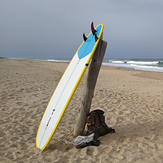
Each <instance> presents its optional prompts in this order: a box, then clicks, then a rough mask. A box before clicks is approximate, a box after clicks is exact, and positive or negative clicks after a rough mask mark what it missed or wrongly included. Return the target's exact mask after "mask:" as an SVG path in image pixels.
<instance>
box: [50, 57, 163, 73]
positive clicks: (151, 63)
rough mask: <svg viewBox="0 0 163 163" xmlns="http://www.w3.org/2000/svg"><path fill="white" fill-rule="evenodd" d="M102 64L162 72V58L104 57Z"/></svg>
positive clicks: (53, 60) (56, 60) (54, 60)
mask: <svg viewBox="0 0 163 163" xmlns="http://www.w3.org/2000/svg"><path fill="white" fill-rule="evenodd" d="M70 60H71V59H48V60H47V61H51V62H70ZM102 65H103V66H115V67H121V68H122V69H128V70H138V71H151V72H162V73H163V59H104V60H103V63H102Z"/></svg>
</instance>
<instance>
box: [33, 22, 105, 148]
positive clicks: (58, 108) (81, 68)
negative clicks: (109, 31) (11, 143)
mask: <svg viewBox="0 0 163 163" xmlns="http://www.w3.org/2000/svg"><path fill="white" fill-rule="evenodd" d="M92 25H93V23H92ZM95 30H96V34H94V33H92V32H91V33H90V34H89V35H88V36H87V39H86V41H83V43H82V44H81V45H80V47H79V49H78V50H77V52H76V53H75V55H74V57H73V58H72V60H71V62H70V63H69V65H68V67H67V69H66V71H65V72H64V74H63V76H62V78H61V80H60V82H59V84H58V86H57V87H56V89H55V91H54V93H53V95H52V97H51V99H50V101H49V103H48V106H47V108H46V110H45V112H44V115H43V117H42V120H41V122H40V125H39V128H38V131H37V135H36V147H37V148H39V149H41V150H44V149H45V148H46V146H47V145H48V143H49V141H50V140H51V138H52V136H53V134H54V132H55V130H56V129H57V126H58V124H59V122H60V121H61V119H62V116H63V114H64V112H65V111H66V108H67V106H68V104H69V102H70V100H71V98H72V96H73V94H74V92H75V90H76V88H77V86H78V84H79V82H80V80H81V78H82V76H83V74H84V72H85V70H86V68H87V66H88V64H89V62H90V60H91V58H92V56H93V54H94V52H95V50H96V47H97V45H98V43H99V40H100V38H101V35H102V32H103V24H99V25H98V26H97V27H96V28H95ZM95 36H96V37H98V39H96V41H95Z"/></svg>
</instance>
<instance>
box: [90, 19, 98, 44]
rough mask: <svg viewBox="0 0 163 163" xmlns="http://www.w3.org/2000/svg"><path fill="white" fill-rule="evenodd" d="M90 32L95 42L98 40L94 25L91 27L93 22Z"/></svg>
mask: <svg viewBox="0 0 163 163" xmlns="http://www.w3.org/2000/svg"><path fill="white" fill-rule="evenodd" d="M91 30H92V34H93V35H94V36H95V41H97V40H98V37H97V34H96V33H97V31H96V30H95V28H94V25H93V22H92V23H91Z"/></svg>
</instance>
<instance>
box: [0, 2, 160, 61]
mask: <svg viewBox="0 0 163 163" xmlns="http://www.w3.org/2000/svg"><path fill="white" fill-rule="evenodd" d="M91 22H94V26H97V25H98V24H100V23H103V24H104V31H103V40H105V41H107V42H108V46H107V50H106V53H105V58H115V59H116V58H122V59H123V58H124V59H125V58H146V59H150V58H163V0H23V1H22V0H0V57H7V58H27V59H28V58H30V59H65V58H72V57H73V55H74V54H75V52H76V50H77V49H78V47H79V46H80V44H81V43H82V41H83V37H82V35H83V32H85V34H86V35H88V34H89V33H90V31H91V27H90V26H91Z"/></svg>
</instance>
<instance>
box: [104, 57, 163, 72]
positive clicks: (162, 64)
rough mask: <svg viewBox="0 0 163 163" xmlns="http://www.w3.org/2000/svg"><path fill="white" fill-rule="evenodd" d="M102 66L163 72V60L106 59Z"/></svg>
mask: <svg viewBox="0 0 163 163" xmlns="http://www.w3.org/2000/svg"><path fill="white" fill-rule="evenodd" d="M102 65H104V66H116V67H123V68H125V69H133V70H140V71H152V72H163V59H104V61H103V63H102Z"/></svg>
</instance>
